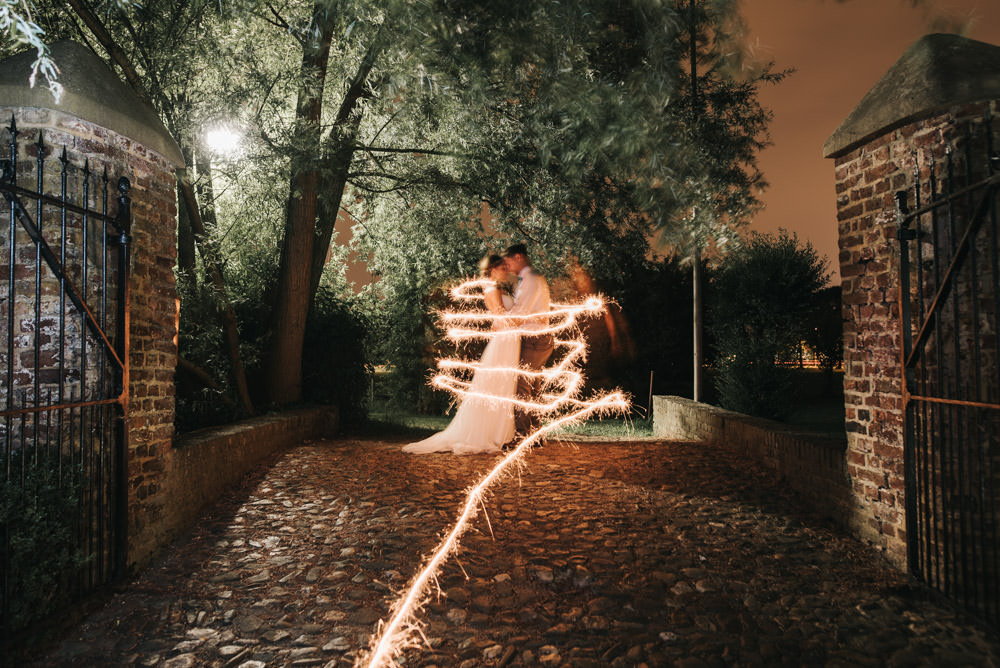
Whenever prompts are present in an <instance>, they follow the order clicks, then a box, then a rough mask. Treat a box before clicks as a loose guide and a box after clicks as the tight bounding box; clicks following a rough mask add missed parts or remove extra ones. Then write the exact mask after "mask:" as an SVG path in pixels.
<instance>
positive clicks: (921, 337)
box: [903, 174, 1000, 368]
mask: <svg viewBox="0 0 1000 668" xmlns="http://www.w3.org/2000/svg"><path fill="white" fill-rule="evenodd" d="M997 184H1000V174H997V175H995V176H991V177H990V178H988V179H984V180H982V181H980V182H979V183H978V184H977V185H979V186H980V187H985V188H986V193H985V194H984V195H983V199H981V200H980V201H979V204H978V205H977V206H976V209H975V211H974V213H973V215H972V217H971V220H970V222H969V225H968V226H967V227H966V228H965V233H964V234H963V235H962V241H961V242H960V243H959V244H958V247H957V250H956V251H955V254H954V256H952V260H951V263H950V264H949V265H948V269H947V270H946V271H945V274H944V278H943V279H942V280H941V284H940V286H939V287H938V291H937V293H936V294H935V295H934V299H933V300H932V301H931V305H930V308H929V309H928V315H927V316H926V317H924V318H923V322H922V324H921V326H920V332H919V333H918V334H917V340H916V342H915V343H914V344H912V345H911V350H909V351H905V352H906V357H905V360H904V362H903V364H904V366H905V367H907V368H909V367H911V366H912V365H913V357H914V354H915V353H914V351H915V350H919V348H920V346H922V345H923V344H924V343H925V342H926V340H927V337H928V336H930V331H929V326H930V321H931V318H932V317H934V316H935V314H936V313H937V305H938V302H939V301H940V300H941V299H942V298H943V297H945V296H946V294H945V293H946V292H948V291H949V290H950V289H951V279H952V276H953V275H954V270H955V268H956V267H957V266H958V265H959V264H960V260H962V259H964V257H965V254H966V253H968V249H969V244H968V243H967V242H968V241H970V240H971V238H972V235H973V234H974V233H975V232H978V231H979V227H980V225H981V219H982V217H983V216H982V214H983V213H984V212H985V209H986V203H987V202H989V201H990V200H991V199H992V198H993V196H994V195H995V194H996V193H995V192H994V187H995V186H996V185H997ZM953 197H954V196H949V197H948V198H947V199H948V200H952V199H953ZM942 203H943V202H941V201H939V202H937V206H941V205H942ZM914 215H915V214H914ZM952 245H953V246H954V243H953V244H952ZM953 305H954V302H953ZM955 308H957V307H955ZM956 345H957V341H956Z"/></svg>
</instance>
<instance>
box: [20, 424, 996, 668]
mask: <svg viewBox="0 0 1000 668" xmlns="http://www.w3.org/2000/svg"><path fill="white" fill-rule="evenodd" d="M400 445H401V444H400V443H396V442H391V441H380V440H350V439H344V440H338V441H324V442H314V443H306V444H303V445H301V446H299V447H296V448H293V449H290V450H289V451H287V453H285V454H284V455H283V456H282V457H281V459H280V460H279V461H278V462H277V463H276V464H275V465H274V466H273V467H271V468H269V469H267V470H265V471H261V472H259V473H258V474H257V475H256V476H254V477H253V478H252V479H250V480H248V482H247V483H246V485H244V487H243V488H242V489H240V490H239V491H237V492H234V493H233V494H231V495H230V496H228V497H226V498H225V499H224V500H223V501H222V502H220V503H219V504H218V505H217V506H216V507H215V508H214V509H213V510H212V511H211V512H210V513H209V514H208V515H206V516H205V517H204V518H203V519H202V521H201V522H200V523H199V524H198V526H197V527H196V528H195V529H194V530H193V532H192V534H191V535H190V536H188V537H186V538H185V540H183V541H179V542H178V543H177V544H176V545H174V546H173V547H171V548H170V549H169V550H168V551H167V552H166V553H165V554H164V555H163V557H162V558H161V560H160V561H159V562H158V563H157V564H155V565H154V566H153V567H150V568H148V569H146V570H145V571H143V572H142V573H141V574H140V575H138V576H137V577H136V578H135V579H134V580H133V581H132V582H131V583H129V585H128V587H127V588H126V589H125V590H124V591H123V592H122V593H120V594H117V595H115V596H114V597H113V598H112V599H111V600H110V601H109V602H108V603H107V604H106V605H105V606H104V607H103V608H101V609H99V610H97V611H95V612H94V613H93V614H91V615H90V616H89V617H87V618H86V619H85V620H84V621H83V623H82V624H80V625H79V626H78V627H76V628H75V629H73V630H72V633H70V634H69V635H68V636H67V637H65V638H64V639H63V640H62V641H61V642H59V643H56V644H53V645H52V646H51V647H50V648H49V649H48V650H47V651H46V652H45V653H44V655H43V656H40V657H38V658H37V659H36V660H35V661H34V663H32V664H31V665H33V666H35V667H36V668H45V667H48V666H98V665H100V666H105V665H113V666H150V667H156V668H173V667H181V666H212V667H219V668H237V667H238V668H256V667H261V668H264V667H267V668H270V667H273V666H282V667H284V666H322V667H325V668H337V667H339V666H350V665H353V663H354V661H355V659H356V657H357V655H358V652H359V651H360V650H363V649H365V648H366V647H367V646H368V644H369V642H370V639H371V635H372V633H373V631H374V630H375V629H376V628H377V626H378V623H379V620H381V619H383V618H384V617H385V616H386V614H387V612H388V610H389V608H390V606H391V604H392V602H393V600H394V599H395V596H396V592H398V591H399V590H400V589H401V588H402V587H403V586H404V585H405V584H406V582H407V581H408V579H409V577H410V576H411V575H412V574H413V573H414V572H415V571H416V569H417V567H418V566H419V565H420V563H421V561H422V558H423V557H424V556H425V555H426V554H427V552H428V551H429V550H430V549H431V548H432V547H433V546H434V545H435V544H436V541H437V538H438V536H440V535H441V533H442V532H443V531H445V530H446V529H447V528H448V527H449V526H450V523H451V520H452V518H453V517H454V515H455V513H456V510H457V508H458V507H459V505H460V504H461V502H462V500H463V498H464V490H465V489H467V488H468V487H469V486H470V485H471V484H472V483H473V482H474V481H475V480H477V479H478V477H479V476H480V475H482V473H483V472H485V471H486V470H487V469H488V468H489V467H490V466H491V465H492V463H493V462H494V461H495V459H494V458H493V457H490V456H473V457H454V456H450V455H426V456H413V455H406V454H403V453H401V452H400V451H399V447H400ZM486 511H487V512H486V515H487V516H488V518H489V522H487V521H486V518H485V517H484V516H483V515H482V514H481V515H480V517H479V518H478V519H477V521H476V523H475V526H474V529H473V530H472V531H471V532H470V533H468V534H466V536H465V537H464V539H463V540H462V544H461V548H460V551H459V553H458V555H457V558H451V559H450V560H449V561H448V563H447V565H446V566H445V568H444V570H443V572H442V573H441V574H440V576H439V578H438V581H439V584H440V594H439V595H436V596H434V597H432V598H431V599H430V600H429V601H428V602H427V605H426V607H425V608H424V610H423V612H422V614H421V616H420V618H421V620H422V622H423V628H422V632H423V635H424V636H425V638H426V643H424V642H421V645H420V646H419V647H414V648H411V649H409V650H407V651H406V652H405V653H404V654H403V655H402V656H401V657H399V663H400V665H405V666H527V665H531V666H536V665H540V666H573V667H586V666H679V667H684V668H695V667H702V666H706V667H714V666H735V665H740V666H770V665H789V666H793V665H794V666H800V665H809V666H867V665H873V666H894V667H895V666H900V667H903V666H936V665H949V666H959V665H975V666H985V665H996V664H997V659H998V657H1000V651H998V650H1000V645H998V643H997V640H996V639H995V637H994V636H992V635H990V634H989V633H987V632H985V631H984V630H983V629H982V628H980V627H979V626H977V625H975V624H974V623H972V622H970V621H969V620H967V619H965V618H964V617H962V616H960V615H959V614H958V613H956V612H954V611H952V610H951V609H950V608H948V607H947V606H945V605H943V604H938V603H935V602H933V599H929V598H928V597H926V596H925V595H924V594H923V593H922V592H921V591H920V590H919V589H918V588H915V587H913V586H911V585H910V583H909V582H908V581H907V579H906V578H905V576H904V575H903V574H901V573H899V572H897V571H895V570H892V569H891V568H889V567H888V566H887V565H885V564H884V562H883V561H882V560H881V558H880V557H879V556H878V555H877V554H876V553H874V552H873V551H871V550H870V549H868V548H867V547H865V546H862V545H860V544H859V543H857V542H856V541H854V540H852V539H849V538H847V537H844V536H843V535H842V534H841V533H839V532H837V531H836V530H834V529H833V528H831V527H830V526H828V525H826V524H825V523H824V522H822V521H820V520H818V519H816V518H814V517H810V516H808V515H804V514H802V513H800V512H799V510H798V506H797V504H796V503H795V500H794V499H793V498H791V497H788V496H785V495H784V494H782V493H781V492H780V491H778V490H776V489H775V487H774V484H773V482H771V481H770V480H769V479H768V478H767V477H766V476H765V475H763V474H762V473H760V472H757V471H754V470H753V469H752V467H749V466H748V465H747V464H746V462H743V461H740V460H738V459H737V458H735V456H734V455H732V454H730V453H729V452H727V451H726V450H725V449H723V448H719V447H715V446H712V445H709V444H699V443H674V442H650V441H644V442H635V443H582V444H567V443H551V444H548V445H546V446H544V447H542V448H539V449H537V450H536V451H534V452H533V453H531V454H530V455H529V457H528V459H527V462H526V465H525V466H524V467H523V468H522V470H521V471H520V472H519V473H518V474H516V475H512V476H511V477H510V478H508V479H507V480H505V481H504V482H503V484H502V485H501V486H500V487H498V488H496V489H495V491H494V492H493V494H492V495H491V496H490V498H489V500H488V501H487V503H486Z"/></svg>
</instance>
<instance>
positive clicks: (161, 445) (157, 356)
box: [0, 41, 184, 564]
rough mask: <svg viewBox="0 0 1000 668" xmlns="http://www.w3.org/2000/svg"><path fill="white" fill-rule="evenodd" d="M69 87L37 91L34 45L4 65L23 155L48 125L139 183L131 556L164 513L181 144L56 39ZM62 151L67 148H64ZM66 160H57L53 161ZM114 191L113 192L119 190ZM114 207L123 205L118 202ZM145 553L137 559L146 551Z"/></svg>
mask: <svg viewBox="0 0 1000 668" xmlns="http://www.w3.org/2000/svg"><path fill="white" fill-rule="evenodd" d="M50 48H51V52H52V57H53V59H54V60H55V62H56V63H57V64H58V65H59V68H60V75H59V81H60V83H62V84H63V86H64V87H65V93H64V95H63V97H62V98H61V100H60V101H59V102H58V103H57V102H55V101H54V100H53V98H52V96H51V95H50V94H49V92H48V91H47V90H45V89H44V88H40V87H39V88H34V89H32V88H29V87H28V85H27V72H28V66H29V64H30V63H31V61H32V60H33V59H34V56H33V54H32V53H31V52H28V53H25V54H20V55H18V56H14V57H12V58H9V59H8V60H6V61H4V63H3V64H2V65H0V104H2V105H4V106H2V107H0V121H4V120H9V119H10V117H11V114H13V115H14V116H15V118H16V119H17V123H18V127H19V129H20V130H21V132H22V136H21V137H20V138H19V143H23V144H24V146H23V147H21V152H22V155H32V151H33V150H35V149H33V148H32V146H31V142H34V141H35V140H36V139H37V136H38V130H39V129H41V130H43V131H44V136H45V142H46V144H47V145H48V146H55V147H61V146H66V148H67V152H68V156H69V160H70V162H71V163H72V164H74V165H77V166H81V165H83V164H84V162H85V161H86V162H89V166H90V169H91V170H92V171H93V172H97V173H101V172H102V171H103V170H104V168H105V167H107V169H108V174H109V175H110V176H111V177H112V178H113V179H114V181H112V184H113V183H114V182H115V181H117V178H118V176H125V177H127V178H128V179H129V181H130V182H131V185H132V188H131V191H130V193H129V195H130V197H131V200H132V204H131V210H132V230H131V232H132V241H131V263H130V300H129V318H130V320H129V323H130V327H129V337H130V346H131V354H130V357H129V392H128V394H129V400H128V416H127V424H128V453H127V467H128V469H127V478H128V482H127V485H128V532H129V550H128V553H129V554H128V559H127V560H128V563H130V564H131V563H134V562H135V561H137V560H138V559H140V558H143V555H146V554H148V553H149V552H150V551H151V548H150V547H149V546H148V545H147V543H148V542H149V539H148V538H147V536H146V534H147V533H149V531H148V529H147V527H148V526H149V525H150V524H151V523H152V522H155V521H156V519H157V517H158V515H159V514H160V513H161V512H162V506H163V500H162V495H159V496H158V495H157V492H158V491H159V489H160V487H161V486H162V484H163V481H162V479H161V478H162V471H163V466H164V465H163V462H164V457H165V455H166V453H167V451H168V450H169V449H170V447H171V442H172V439H173V435H174V370H175V368H176V366H177V324H178V323H177V317H178V304H179V302H178V299H177V292H176V288H175V284H174V271H173V269H174V265H175V264H176V254H177V251H176V248H177V244H176V215H177V206H176V193H175V178H174V171H175V169H176V168H177V167H180V166H183V164H184V161H183V157H182V155H181V153H180V149H179V148H178V147H177V145H176V144H175V143H174V141H173V139H172V138H171V137H170V135H169V133H168V132H167V131H166V129H165V128H164V127H163V125H162V123H161V122H160V120H159V118H158V117H157V116H156V114H155V112H154V111H153V110H152V109H150V108H149V107H147V106H146V105H144V104H143V103H142V102H140V101H139V100H138V99H136V98H135V96H134V94H132V93H131V92H130V91H129V90H128V89H127V88H126V87H125V86H124V85H123V84H122V83H121V82H120V81H119V79H118V78H117V76H116V75H115V74H114V73H112V72H111V71H110V70H109V69H108V68H107V67H106V66H105V65H104V63H103V62H102V61H101V60H100V59H99V58H97V56H95V55H94V54H93V53H92V52H91V51H90V50H89V49H87V48H86V47H84V46H81V45H79V44H76V43H73V42H68V41H61V42H56V43H54V44H52V45H51V46H50ZM60 150H61V148H60ZM51 162H52V163H53V165H55V166H58V161H57V160H52V161H51ZM112 190H113V186H112ZM114 194H115V193H112V195H111V196H112V197H113V196H114ZM111 206H112V210H114V204H113V203H112V204H111ZM137 555H138V556H137Z"/></svg>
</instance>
